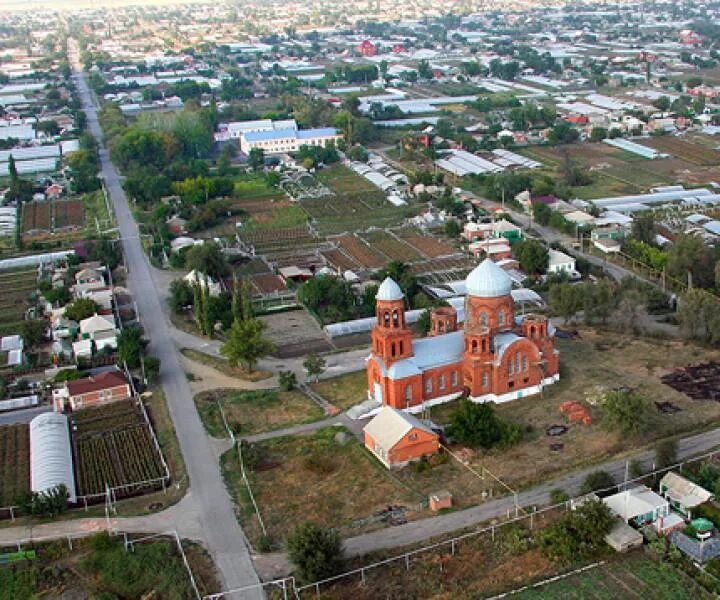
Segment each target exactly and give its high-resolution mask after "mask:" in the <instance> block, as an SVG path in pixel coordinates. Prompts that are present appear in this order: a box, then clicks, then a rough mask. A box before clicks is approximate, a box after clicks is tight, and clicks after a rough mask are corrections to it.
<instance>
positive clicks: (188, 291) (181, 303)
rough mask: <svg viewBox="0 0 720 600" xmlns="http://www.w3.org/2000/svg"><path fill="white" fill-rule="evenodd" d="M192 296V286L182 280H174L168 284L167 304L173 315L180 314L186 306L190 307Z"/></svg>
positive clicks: (192, 300)
mask: <svg viewBox="0 0 720 600" xmlns="http://www.w3.org/2000/svg"><path fill="white" fill-rule="evenodd" d="M193 302H194V294H193V288H192V286H191V285H190V284H189V283H188V282H187V281H185V280H184V279H174V280H173V281H171V282H170V296H169V297H168V304H169V305H170V309H171V310H172V311H173V312H174V313H180V312H182V311H183V309H184V308H185V307H186V306H192V305H193Z"/></svg>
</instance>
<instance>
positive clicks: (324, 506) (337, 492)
mask: <svg viewBox="0 0 720 600" xmlns="http://www.w3.org/2000/svg"><path fill="white" fill-rule="evenodd" d="M343 431H344V430H343V429H342V428H339V427H327V428H324V429H321V430H319V431H317V432H314V433H313V434H310V435H306V436H294V437H283V438H275V439H273V440H268V441H266V442H263V443H261V444H258V445H256V448H257V451H256V452H257V453H259V455H260V462H259V467H258V468H257V469H256V471H255V472H254V473H253V474H252V476H251V482H252V487H253V493H254V495H255V499H256V501H257V503H258V506H259V507H260V512H261V514H262V518H263V521H264V522H265V527H266V528H267V532H268V536H269V537H270V539H271V540H272V541H273V542H275V543H278V542H282V541H283V540H284V539H285V537H286V536H287V535H288V534H289V533H290V532H291V531H292V529H293V527H294V526H296V525H299V524H300V523H303V522H305V521H315V522H317V523H320V524H321V525H323V526H325V527H334V528H337V529H339V530H340V532H341V533H342V534H343V535H346V536H349V535H356V534H359V533H362V532H363V531H367V530H368V529H369V528H372V527H373V526H375V527H377V526H378V525H374V524H371V523H367V522H365V521H364V520H365V519H368V518H370V517H372V516H373V514H374V513H375V512H376V511H378V510H382V509H384V508H386V507H387V506H388V505H391V504H394V505H402V506H406V507H408V509H409V514H410V515H412V514H413V511H414V509H417V508H419V503H420V502H421V501H422V500H424V497H423V496H422V495H421V494H418V493H416V492H414V491H413V490H411V489H408V488H406V487H404V486H403V485H401V484H400V483H399V482H398V481H397V480H396V479H394V478H393V477H392V475H391V474H390V473H388V471H387V470H386V469H385V468H384V467H382V466H381V465H380V463H379V462H377V461H376V460H375V459H374V458H372V457H371V456H370V454H369V453H368V452H367V451H366V450H365V449H364V448H363V447H362V446H361V445H360V443H359V442H358V441H357V440H356V439H355V438H354V437H352V436H351V435H348V434H346V439H345V441H344V442H342V443H340V442H337V441H335V439H334V438H335V435H336V434H337V433H339V432H343ZM221 463H222V470H223V474H224V476H225V479H226V481H227V483H228V487H229V489H230V490H231V494H232V496H233V498H235V500H236V502H237V505H238V508H239V512H240V519H241V522H242V525H243V529H244V530H245V532H246V533H247V534H248V536H249V537H250V538H251V539H254V540H258V539H259V537H260V531H259V528H258V524H257V519H255V517H254V516H253V511H252V507H251V506H250V505H249V503H248V501H247V497H246V491H245V486H244V484H243V483H242V480H241V479H240V473H239V465H238V462H237V455H236V453H235V451H234V450H230V451H228V452H227V453H226V454H224V455H223V457H222V460H221Z"/></svg>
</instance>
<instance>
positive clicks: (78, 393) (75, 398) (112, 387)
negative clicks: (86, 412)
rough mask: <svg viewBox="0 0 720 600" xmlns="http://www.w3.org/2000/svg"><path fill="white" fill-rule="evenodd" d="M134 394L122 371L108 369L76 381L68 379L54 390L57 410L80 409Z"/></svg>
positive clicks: (123, 398)
mask: <svg viewBox="0 0 720 600" xmlns="http://www.w3.org/2000/svg"><path fill="white" fill-rule="evenodd" d="M131 395H132V393H131V391H130V384H129V383H128V381H127V379H126V378H125V376H124V375H123V374H122V373H121V372H120V371H107V372H105V373H100V374H99V375H94V376H90V377H83V378H82V379H76V380H75V381H66V382H65V385H64V387H62V388H60V389H57V390H53V405H54V409H55V411H56V412H62V411H63V410H66V409H70V410H78V409H80V408H88V407H90V406H97V405H98V404H106V403H108V402H116V401H118V400H125V399H126V398H130V397H131Z"/></svg>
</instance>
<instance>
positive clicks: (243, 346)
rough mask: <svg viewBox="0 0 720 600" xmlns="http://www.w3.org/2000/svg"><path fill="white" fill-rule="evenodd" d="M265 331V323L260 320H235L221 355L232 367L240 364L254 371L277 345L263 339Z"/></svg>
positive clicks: (222, 347) (221, 348) (221, 349)
mask: <svg viewBox="0 0 720 600" xmlns="http://www.w3.org/2000/svg"><path fill="white" fill-rule="evenodd" d="M264 329H265V325H264V323H263V322H262V321H259V320H258V319H245V320H242V321H241V320H239V319H235V320H234V321H233V324H232V327H231V328H230V331H229V332H228V334H227V339H226V341H225V343H224V344H223V345H222V346H221V347H220V354H222V355H223V356H224V357H225V358H227V359H228V362H229V363H230V364H231V365H233V366H237V365H238V364H240V365H242V366H243V367H244V368H245V370H247V371H252V370H253V369H254V368H255V365H256V364H257V362H258V360H260V359H261V358H263V357H264V356H267V355H268V354H270V353H272V352H274V351H275V345H274V344H273V343H272V342H270V341H269V340H267V339H265V338H264V337H263V330H264Z"/></svg>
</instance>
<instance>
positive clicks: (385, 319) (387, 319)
mask: <svg viewBox="0 0 720 600" xmlns="http://www.w3.org/2000/svg"><path fill="white" fill-rule="evenodd" d="M383 322H384V323H385V327H388V326H389V325H390V313H389V312H386V313H385V314H384V315H383Z"/></svg>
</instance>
